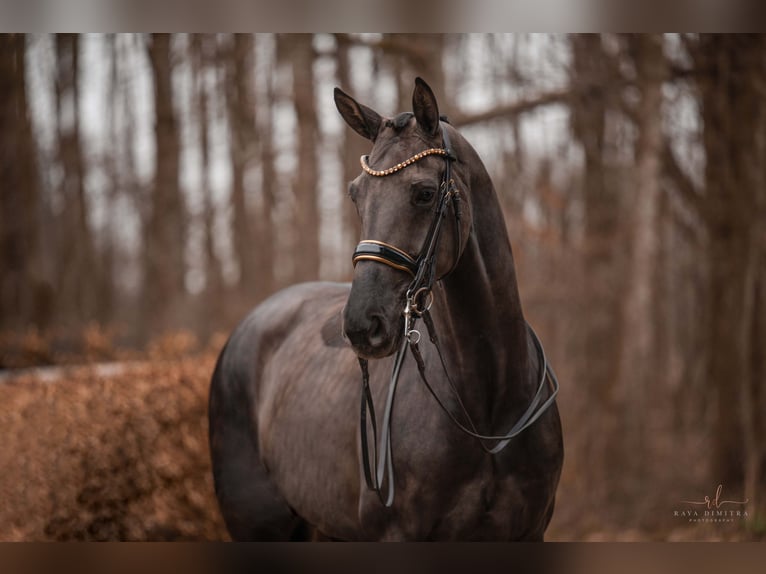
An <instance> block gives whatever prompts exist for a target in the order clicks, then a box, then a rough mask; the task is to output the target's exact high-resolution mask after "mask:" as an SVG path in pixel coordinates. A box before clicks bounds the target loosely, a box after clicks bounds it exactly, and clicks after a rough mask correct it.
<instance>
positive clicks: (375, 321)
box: [367, 315, 386, 347]
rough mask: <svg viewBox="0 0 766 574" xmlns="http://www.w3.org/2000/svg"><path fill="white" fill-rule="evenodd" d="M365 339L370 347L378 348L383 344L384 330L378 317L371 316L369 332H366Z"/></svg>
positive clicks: (383, 325) (384, 339) (380, 318)
mask: <svg viewBox="0 0 766 574" xmlns="http://www.w3.org/2000/svg"><path fill="white" fill-rule="evenodd" d="M367 338H368V340H369V342H370V345H371V346H372V347H380V346H381V345H383V343H385V341H386V328H385V324H384V323H383V318H382V317H381V316H380V315H373V316H372V317H371V318H370V330H369V331H368V332H367Z"/></svg>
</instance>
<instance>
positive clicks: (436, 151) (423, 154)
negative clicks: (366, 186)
mask: <svg viewBox="0 0 766 574" xmlns="http://www.w3.org/2000/svg"><path fill="white" fill-rule="evenodd" d="M429 155H443V156H447V157H451V154H450V152H449V150H446V149H444V148H438V147H432V148H430V149H426V150H423V151H421V152H420V153H416V154H415V155H413V156H412V157H411V158H409V159H405V160H404V161H403V162H401V163H397V164H396V165H395V166H393V167H389V168H388V169H383V170H377V169H372V168H371V167H370V166H369V165H367V160H368V158H369V157H370V156H368V155H363V156H362V157H360V158H359V163H361V164H362V169H363V170H364V171H365V173H368V174H370V175H374V176H375V177H385V176H387V175H391V174H392V173H396V172H397V171H399V170H402V169H404V168H405V167H407V166H408V165H412V164H413V163H415V162H416V161H418V160H421V159H423V158H424V157H426V156H429Z"/></svg>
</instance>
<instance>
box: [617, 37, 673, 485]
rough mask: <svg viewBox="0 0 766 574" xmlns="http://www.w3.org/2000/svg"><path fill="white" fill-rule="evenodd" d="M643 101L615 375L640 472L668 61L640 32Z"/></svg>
mask: <svg viewBox="0 0 766 574" xmlns="http://www.w3.org/2000/svg"><path fill="white" fill-rule="evenodd" d="M628 43H629V48H630V51H631V52H632V53H631V56H632V60H633V62H634V63H635V67H636V72H637V73H636V76H637V78H636V81H637V84H638V86H639V88H640V90H641V100H640V104H639V107H638V111H637V114H636V123H637V125H636V127H637V130H638V141H637V142H636V152H635V153H636V166H635V190H634V197H633V200H632V202H631V205H630V209H629V215H628V217H629V221H628V229H629V234H630V237H629V241H630V243H629V249H630V252H629V253H630V254H629V262H628V266H629V270H628V278H629V279H628V281H627V285H626V291H625V295H624V297H623V298H622V317H621V324H620V329H621V331H622V336H621V337H620V345H621V349H620V350H619V351H620V354H619V364H618V369H619V370H618V375H617V378H618V380H619V384H620V386H621V388H622V392H621V393H620V394H621V396H622V397H623V405H622V409H623V412H624V415H623V425H622V428H623V432H624V433H625V437H626V442H625V445H626V447H628V448H629V449H630V451H631V452H632V453H633V456H631V457H629V459H628V460H629V461H631V462H632V463H633V464H632V465H631V468H632V469H633V474H634V475H635V476H641V475H642V474H643V473H644V469H643V465H642V464H641V462H640V461H641V460H642V457H641V456H640V454H641V452H642V449H643V444H644V442H643V440H641V439H642V436H643V426H644V424H645V418H646V412H647V406H648V405H647V401H646V398H647V397H646V395H647V392H648V390H649V388H650V387H651V386H652V382H653V381H654V380H655V379H656V376H657V373H656V371H655V370H654V369H652V368H650V366H651V365H654V364H655V358H656V355H655V348H654V335H655V329H654V325H653V322H652V321H653V319H654V318H655V317H656V316H655V314H654V313H653V312H652V311H653V309H654V285H655V270H656V267H657V253H658V249H659V242H658V231H659V228H658V213H659V200H660V181H661V179H660V175H661V157H662V148H663V134H662V85H663V82H664V80H665V77H666V62H665V56H664V54H663V47H662V37H661V36H657V35H640V36H631V37H629V38H628Z"/></svg>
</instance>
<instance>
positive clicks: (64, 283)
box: [56, 34, 97, 324]
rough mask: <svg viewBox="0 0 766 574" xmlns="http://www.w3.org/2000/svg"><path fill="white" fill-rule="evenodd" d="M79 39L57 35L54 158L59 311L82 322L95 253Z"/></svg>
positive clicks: (91, 291)
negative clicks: (58, 172)
mask: <svg viewBox="0 0 766 574" xmlns="http://www.w3.org/2000/svg"><path fill="white" fill-rule="evenodd" d="M79 59H80V38H79V36H78V35H77V34H58V35H56V120H57V122H56V123H57V128H58V157H59V161H60V162H61V167H62V169H63V179H62V182H61V200H62V201H63V204H64V208H63V216H62V222H61V227H60V229H59V233H60V239H59V242H60V246H61V257H60V258H58V261H57V264H58V282H57V283H58V290H59V304H58V310H59V312H60V315H61V316H62V318H64V319H65V320H68V321H70V322H74V323H75V324H81V323H82V322H85V321H87V320H89V319H91V318H93V316H94V314H95V303H96V298H97V296H96V289H95V287H96V284H95V277H96V274H95V273H94V271H95V264H96V261H95V254H94V247H93V237H92V233H91V230H90V226H89V224H88V213H87V209H88V206H87V200H86V196H85V163H84V159H83V153H82V142H81V139H80V86H79Z"/></svg>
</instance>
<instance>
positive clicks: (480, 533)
mask: <svg viewBox="0 0 766 574" xmlns="http://www.w3.org/2000/svg"><path fill="white" fill-rule="evenodd" d="M472 467H473V472H471V473H468V472H467V469H468V468H471V467H470V466H468V465H466V467H465V468H464V469H463V472H459V471H456V469H455V468H454V461H453V464H448V463H445V464H444V465H442V466H441V468H439V469H438V470H435V471H433V472H430V473H429V475H428V477H424V476H422V475H419V474H417V473H416V474H414V475H405V476H400V477H399V480H398V482H399V485H400V486H401V488H399V489H398V490H397V501H396V503H395V506H394V508H392V509H385V508H383V507H382V506H381V505H380V502H379V501H378V500H377V498H376V497H375V496H374V495H371V494H372V493H366V494H365V495H363V496H364V499H363V504H362V506H361V510H362V515H361V518H362V522H363V524H364V525H366V526H367V527H368V528H370V527H371V530H372V531H370V530H368V532H369V533H370V534H373V531H374V534H373V537H374V538H378V539H380V540H511V539H516V538H520V537H523V535H524V533H523V529H524V528H525V526H524V525H525V523H526V522H527V520H526V518H527V517H526V511H527V505H526V503H525V496H524V492H523V489H522V485H521V483H520V482H519V481H518V480H517V479H516V478H515V477H510V476H502V475H498V473H497V472H496V469H494V468H493V465H492V464H491V462H490V461H488V460H486V457H485V459H484V460H483V461H482V462H481V463H479V465H478V466H477V465H476V463H475V462H473V461H472ZM431 468H432V469H433V467H431ZM370 495H371V496H370Z"/></svg>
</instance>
